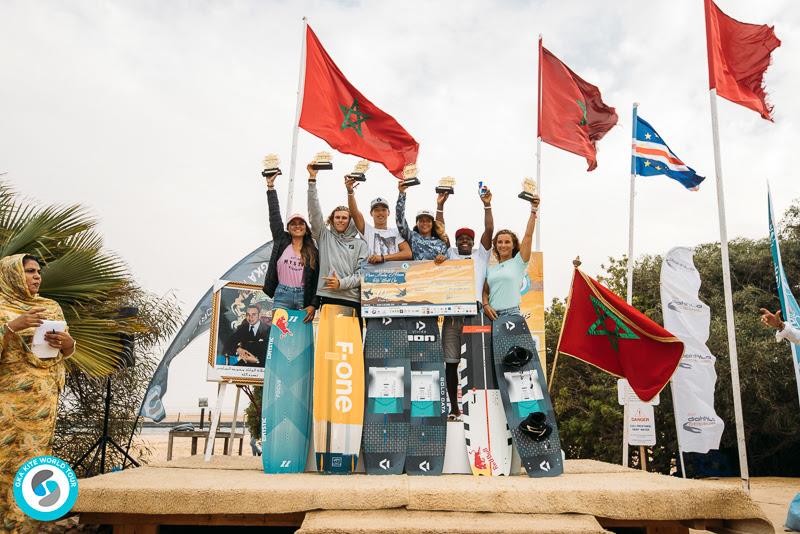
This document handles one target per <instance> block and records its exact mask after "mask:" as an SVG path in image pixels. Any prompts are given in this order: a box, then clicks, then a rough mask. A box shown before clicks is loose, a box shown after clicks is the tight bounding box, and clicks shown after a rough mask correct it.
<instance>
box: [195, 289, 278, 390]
mask: <svg viewBox="0 0 800 534" xmlns="http://www.w3.org/2000/svg"><path fill="white" fill-rule="evenodd" d="M271 327H272V300H271V299H270V298H269V297H268V296H267V295H266V294H265V293H264V291H263V290H262V289H261V286H257V285H253V284H242V283H238V282H221V284H218V289H216V291H214V297H213V308H212V316H211V336H210V339H209V343H208V369H207V374H206V380H208V381H209V382H231V383H234V384H241V385H246V384H249V385H261V384H263V383H264V363H265V362H266V356H267V345H268V343H269V331H270V328H271Z"/></svg>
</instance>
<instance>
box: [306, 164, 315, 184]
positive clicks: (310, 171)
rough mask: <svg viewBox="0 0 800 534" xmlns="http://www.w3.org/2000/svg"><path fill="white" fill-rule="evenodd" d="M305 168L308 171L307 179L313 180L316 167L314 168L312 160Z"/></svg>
mask: <svg viewBox="0 0 800 534" xmlns="http://www.w3.org/2000/svg"><path fill="white" fill-rule="evenodd" d="M306 170H307V171H308V179H309V180H313V179H315V178H316V177H317V169H315V168H314V162H313V161H312V162H311V163H309V164H308V165H306Z"/></svg>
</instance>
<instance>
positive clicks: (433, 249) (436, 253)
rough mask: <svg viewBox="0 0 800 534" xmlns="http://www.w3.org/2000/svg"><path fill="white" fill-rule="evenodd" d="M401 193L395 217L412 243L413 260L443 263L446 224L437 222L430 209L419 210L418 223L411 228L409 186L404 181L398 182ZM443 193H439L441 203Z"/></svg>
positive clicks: (401, 230) (401, 232)
mask: <svg viewBox="0 0 800 534" xmlns="http://www.w3.org/2000/svg"><path fill="white" fill-rule="evenodd" d="M398 189H399V190H400V194H399V195H397V207H396V208H395V219H396V220H397V229H398V230H400V235H402V236H403V238H404V239H405V240H406V241H408V242H409V243H411V259H413V260H433V261H434V262H436V263H437V264H438V263H442V262H443V261H444V260H446V259H447V242H446V241H445V239H446V237H447V236H445V233H444V224H441V223H438V224H437V223H436V220H435V218H434V216H433V213H432V212H431V211H430V210H419V211H418V212H417V217H416V225H415V226H414V228H413V229H411V228H409V226H408V221H406V189H408V186H406V185H403V182H398ZM442 195H443V193H442V194H439V200H438V203H439V204H440V205H441V203H442V202H443V201H442Z"/></svg>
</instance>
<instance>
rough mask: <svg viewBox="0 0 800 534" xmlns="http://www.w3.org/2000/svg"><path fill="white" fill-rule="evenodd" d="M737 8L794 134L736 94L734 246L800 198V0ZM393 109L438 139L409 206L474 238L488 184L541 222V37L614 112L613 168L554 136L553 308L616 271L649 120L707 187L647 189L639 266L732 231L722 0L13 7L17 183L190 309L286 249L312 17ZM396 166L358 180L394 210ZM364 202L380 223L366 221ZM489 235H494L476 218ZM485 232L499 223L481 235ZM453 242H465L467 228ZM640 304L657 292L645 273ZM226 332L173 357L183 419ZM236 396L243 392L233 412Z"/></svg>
mask: <svg viewBox="0 0 800 534" xmlns="http://www.w3.org/2000/svg"><path fill="white" fill-rule="evenodd" d="M718 5H719V6H720V8H721V9H722V10H723V11H725V12H726V13H727V14H728V15H730V16H732V17H734V18H736V19H738V20H742V21H747V22H751V23H759V24H761V23H765V24H770V25H773V24H774V25H775V27H776V33H777V35H778V37H779V38H780V39H781V40H782V42H783V44H782V46H781V47H780V48H778V49H777V50H776V51H775V52H774V53H773V65H772V66H771V67H770V69H769V70H768V72H767V76H766V85H767V91H768V94H769V97H770V101H771V102H772V103H773V104H774V105H775V113H774V116H775V122H774V123H770V122H768V121H765V120H763V119H761V118H760V117H759V116H758V115H757V114H756V113H755V112H753V111H750V110H748V109H745V108H743V107H740V106H737V105H734V104H731V103H730V102H728V101H726V100H724V99H719V101H718V105H719V121H720V122H719V124H720V134H721V153H722V171H723V177H724V189H725V206H726V213H727V227H728V234H729V236H730V237H731V238H733V237H738V236H744V237H749V238H761V237H766V235H767V215H766V181H767V180H769V181H770V184H771V187H772V192H773V199H774V204H775V208H776V212H777V213H782V212H783V210H785V209H786V208H787V207H788V205H789V204H790V202H791V201H792V199H794V198H797V197H800V184H798V180H797V177H796V169H798V167H799V166H800V151H798V150H797V147H798V146H800V129H799V128H798V117H800V100H798V99H797V98H796V95H797V92H798V82H800V74H798V72H797V71H796V68H792V67H791V65H792V64H795V65H796V63H795V60H792V59H791V58H792V57H795V58H796V57H798V56H800V39H799V37H800V7H798V6H797V4H796V2H793V1H792V0H764V1H763V2H749V1H746V0H719V1H718ZM303 16H307V17H308V20H309V24H310V25H311V27H312V28H313V29H314V31H315V32H316V34H317V36H318V37H319V39H320V41H321V42H322V44H323V46H324V47H325V48H326V50H327V51H328V53H329V54H330V55H331V57H332V58H333V60H334V61H335V62H336V63H337V65H338V66H339V68H340V69H341V70H342V71H343V72H344V74H345V75H346V76H347V78H348V79H349V81H350V82H351V83H353V84H354V85H355V86H356V87H357V88H358V89H359V90H360V91H361V92H362V93H363V94H364V95H366V96H367V97H368V98H369V99H370V100H371V101H372V102H373V103H374V104H376V105H377V106H379V107H380V108H382V109H383V110H384V111H386V112H387V113H389V114H390V115H392V116H393V117H395V118H396V119H397V120H398V122H399V123H400V124H402V125H403V126H404V127H405V128H406V130H408V131H409V132H410V133H411V134H412V135H413V136H414V137H415V139H416V140H417V141H418V142H419V143H420V154H419V159H418V162H417V166H418V168H419V176H420V179H421V180H422V185H420V186H418V187H416V188H413V189H412V190H411V191H410V192H409V200H408V208H407V209H408V212H409V213H414V212H416V210H418V209H421V208H423V207H425V208H429V209H432V208H434V202H435V193H434V191H433V188H434V186H435V185H436V183H437V181H438V179H439V178H441V177H443V176H454V177H455V178H456V180H457V182H456V194H455V195H454V196H453V197H451V199H450V200H449V201H448V204H447V206H446V208H445V218H446V221H447V226H448V228H449V229H450V231H451V232H452V231H453V230H454V229H456V228H459V227H461V226H473V227H479V225H480V221H481V220H482V216H483V215H482V214H483V210H482V209H481V204H480V201H479V199H478V197H477V182H478V180H482V181H484V182H485V183H487V184H488V185H489V187H491V188H492V189H493V191H494V206H495V209H494V213H495V227H496V228H497V229H500V228H510V229H513V230H515V231H518V232H522V231H523V229H524V225H525V221H526V216H527V214H528V212H527V210H526V205H525V204H524V203H523V201H521V200H519V199H517V193H518V192H519V191H520V189H521V187H520V184H521V182H522V179H523V178H524V177H526V176H535V174H536V83H537V81H536V73H537V49H536V46H537V39H538V35H539V34H540V33H541V34H543V40H544V45H545V47H547V48H548V49H549V50H550V51H551V52H553V53H554V54H555V55H556V56H558V57H559V58H560V59H561V60H562V61H564V62H565V63H566V64H567V65H569V66H570V68H572V70H574V71H575V72H577V73H578V74H579V75H580V76H581V77H583V78H584V79H585V80H587V81H589V82H590V83H593V84H595V85H597V86H598V87H599V88H600V90H601V92H602V95H603V99H604V101H605V102H606V103H607V104H609V105H611V106H614V107H616V109H617V113H618V114H619V117H620V120H619V125H618V126H616V127H615V128H614V129H613V130H611V131H610V132H609V133H608V134H607V135H606V137H605V138H604V139H603V140H601V141H600V142H599V145H598V148H599V150H598V168H597V169H596V170H595V171H592V172H591V173H589V172H586V167H587V165H586V162H585V160H584V159H583V158H581V157H578V156H575V155H573V154H570V153H567V152H564V151H561V150H559V149H557V148H554V147H551V146H548V145H543V146H542V150H541V169H542V171H541V173H542V174H541V181H540V183H539V187H540V194H541V199H542V201H541V202H542V209H541V219H540V221H539V224H540V225H541V233H542V234H541V237H542V250H543V252H544V262H545V295H546V299H547V301H548V302H549V300H550V299H552V298H554V297H559V298H564V297H565V296H566V295H567V292H568V290H569V281H570V277H571V269H572V265H571V260H572V259H573V258H574V257H575V256H576V255H580V256H581V259H582V261H583V266H582V268H583V269H584V270H585V271H586V272H587V273H588V274H590V275H592V276H594V275H597V274H599V273H600V272H601V271H602V269H601V265H602V264H603V263H604V262H605V263H607V260H608V258H609V257H617V258H619V257H621V256H622V255H623V254H625V253H626V252H627V246H628V207H629V204H628V203H629V185H630V136H631V106H632V104H633V102H639V104H640V106H639V114H640V115H641V116H642V117H644V118H645V119H646V120H647V121H648V122H650V124H652V125H653V127H654V128H655V129H656V130H658V132H659V134H660V135H661V136H662V137H663V138H664V139H665V140H666V141H667V142H668V143H669V145H670V147H671V148H672V150H673V151H674V152H675V153H676V154H677V155H678V156H679V157H680V158H681V159H682V160H683V161H684V162H686V163H687V164H688V165H690V166H692V167H693V168H694V169H696V170H697V171H698V173H700V174H702V175H704V176H707V179H706V181H705V182H704V183H703V184H702V185H701V189H700V191H699V192H688V191H686V190H685V189H683V187H682V186H680V184H678V183H677V182H675V181H673V180H670V179H668V178H665V177H652V178H647V179H639V180H638V181H637V186H636V187H637V194H636V197H635V198H636V211H635V255H640V254H663V253H665V252H666V251H667V250H669V249H670V248H672V247H674V246H679V245H683V246H692V245H696V244H699V243H705V242H712V241H718V240H719V224H718V215H717V190H716V186H715V177H714V157H713V147H712V136H711V125H710V124H711V121H710V105H709V92H708V77H707V66H706V49H705V26H704V20H703V2H702V1H701V0H680V1H668V0H652V1H650V2H647V3H643V2H637V1H635V0H619V1H614V2H594V1H589V0H586V1H578V0H572V1H569V0H552V1H551V0H543V1H529V2H526V1H508V2H485V1H470V0H466V1H458V2H455V1H452V2H426V1H413V0H412V1H405V2H402V3H399V2H388V1H387V2H382V1H372V2H358V1H342V2H332V1H292V2H287V1H252V2H248V1H238V2H236V1H235V2H211V1H204V2H199V1H198V2H189V1H174V2H161V1H137V2H121V1H119V2H114V1H105V2H96V1H73V2H50V1H39V2H28V1H22V0H20V1H14V0H5V1H3V2H0V110H1V111H0V116H2V124H1V125H0V172H6V173H7V175H6V176H5V179H6V181H7V182H8V183H10V184H11V185H12V186H13V187H14V188H15V189H16V190H17V191H18V192H19V193H20V194H21V195H23V196H24V197H27V198H29V199H31V200H35V201H38V202H41V203H45V204H46V203H59V204H73V203H80V204H82V205H84V206H87V207H88V208H89V209H90V210H91V213H92V214H93V215H95V216H96V217H97V218H98V219H99V221H100V224H99V227H98V230H99V231H100V232H101V233H102V235H103V236H104V238H105V245H106V247H107V248H108V249H109V250H111V251H113V252H115V253H117V254H118V255H119V256H120V257H121V258H122V259H123V260H124V261H125V262H126V263H127V265H128V266H129V268H130V272H131V273H132V275H133V277H134V278H135V280H136V281H137V282H138V284H139V285H141V287H143V288H144V289H146V290H148V291H151V292H153V293H155V294H157V295H163V294H167V293H169V292H173V293H174V294H175V295H176V296H177V297H178V299H179V301H180V302H181V304H182V307H183V313H184V315H188V313H189V312H190V311H191V310H192V308H193V307H194V305H195V304H196V303H197V301H198V299H199V298H200V297H201V296H202V295H203V293H204V292H205V291H206V289H208V287H210V286H211V284H212V283H213V281H214V280H215V279H216V278H217V277H218V276H219V275H221V274H222V273H223V272H224V271H225V270H227V269H228V268H229V267H230V266H231V265H232V264H233V263H235V262H236V261H238V260H239V259H240V258H241V257H243V256H244V255H246V254H247V253H248V252H250V251H251V250H252V249H254V248H255V247H256V246H258V245H259V244H261V243H263V242H265V241H268V240H269V239H270V233H269V228H268V224H267V211H266V209H267V204H266V197H265V193H264V192H265V186H264V182H263V179H262V178H261V176H260V171H261V160H262V158H263V157H264V156H265V155H266V154H267V153H276V154H278V155H279V156H280V158H281V162H282V163H281V167H282V169H283V171H284V175H283V176H281V177H279V182H278V185H277V188H278V191H279V195H280V198H281V202H282V203H283V204H284V205H285V202H286V194H287V191H288V175H289V172H288V171H289V161H290V154H291V146H292V133H293V130H294V121H295V111H296V104H297V83H298V74H299V69H300V66H301V65H300V51H301V38H302V17H303ZM322 150H330V149H329V148H328V147H327V145H326V144H325V142H324V141H322V140H320V139H318V138H316V137H314V136H312V135H311V134H308V133H306V132H304V131H300V133H299V136H298V149H297V154H298V165H297V180H296V188H295V202H294V210H293V211H296V210H300V211H305V171H304V169H303V168H304V165H305V163H306V162H308V161H309V160H310V159H311V158H312V157H313V156H314V154H316V153H317V152H319V151H322ZM357 159H358V158H356V157H353V156H347V155H343V154H338V153H335V154H334V160H333V163H334V170H333V171H327V172H321V173H320V179H319V188H320V190H321V195H320V196H321V198H322V204H323V210H328V209H332V208H333V207H335V205H337V204H344V203H346V197H345V190H344V186H343V183H342V175H343V174H345V173H346V172H348V171H350V170H351V169H352V168H353V165H354V164H355V162H356V161H357ZM396 194H397V193H396V187H395V181H394V178H393V177H392V176H391V175H390V174H389V173H388V172H387V171H386V170H385V169H383V168H382V167H381V166H379V165H378V164H373V165H372V166H371V168H370V170H369V172H368V181H367V182H366V184H364V185H363V186H361V187H360V188H359V189H358V190H357V199H358V201H359V203H360V205H361V206H362V207H367V209H368V202H369V200H370V199H371V198H373V197H374V196H378V195H380V196H385V197H388V198H389V199H390V200H392V201H394V199H396ZM365 211H366V210H365ZM478 230H480V229H479V228H478ZM479 233H480V232H479ZM451 237H452V236H451ZM634 291H635V281H634ZM207 343H208V338H207V336H203V337H201V338H198V340H196V341H195V342H194V343H193V344H192V345H191V346H190V347H189V348H188V349H186V351H184V353H182V354H181V355H180V356H179V357H178V358H177V359H176V360H175V361H174V363H173V365H172V367H171V373H170V383H169V391H168V393H167V395H166V398H165V404H166V406H167V410H168V411H170V412H177V411H184V412H185V411H188V410H193V411H197V408H196V406H197V398H198V397H201V396H207V397H212V398H213V397H214V396H215V391H216V386H215V385H214V384H210V383H206V381H205V363H204V362H205V358H206V354H207ZM228 400H229V403H228V405H229V406H230V400H231V399H228Z"/></svg>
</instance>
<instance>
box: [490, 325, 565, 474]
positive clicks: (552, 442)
mask: <svg viewBox="0 0 800 534" xmlns="http://www.w3.org/2000/svg"><path fill="white" fill-rule="evenodd" d="M492 349H493V352H494V366H495V371H496V373H497V382H498V385H499V386H500V395H501V397H502V398H503V407H504V408H505V411H506V419H507V421H508V427H509V429H510V430H511V436H512V438H513V441H514V445H515V446H516V448H517V452H519V456H520V458H521V459H522V465H524V466H525V470H526V471H527V473H528V476H530V477H537V478H538V477H554V476H558V475H560V474H561V473H563V472H564V463H563V461H562V458H561V440H560V439H559V436H558V425H556V417H555V413H554V412H553V403H552V402H551V401H550V394H549V393H548V392H547V381H546V379H545V376H544V372H543V371H542V366H541V363H540V362H539V351H538V350H537V346H536V341H535V340H534V338H533V337H532V336H531V332H530V330H528V325H527V324H526V323H525V319H524V318H523V317H522V316H520V315H509V316H502V317H498V318H497V319H496V320H495V321H494V323H493V325H492Z"/></svg>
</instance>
